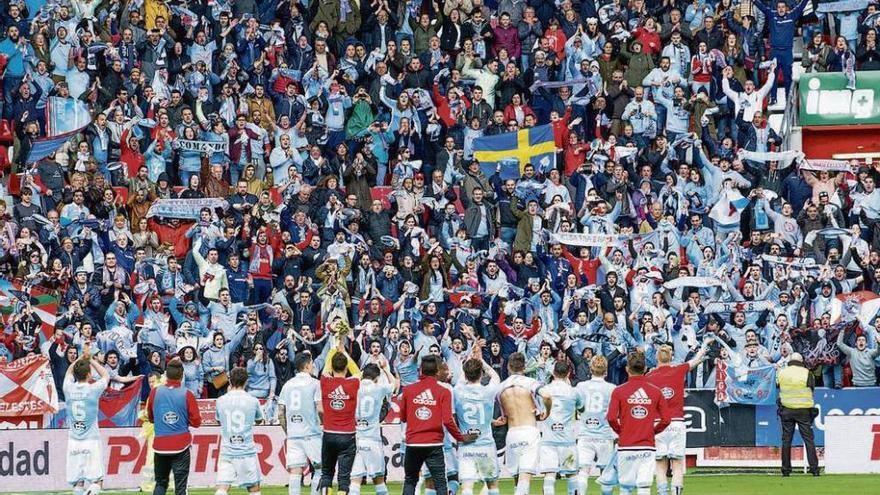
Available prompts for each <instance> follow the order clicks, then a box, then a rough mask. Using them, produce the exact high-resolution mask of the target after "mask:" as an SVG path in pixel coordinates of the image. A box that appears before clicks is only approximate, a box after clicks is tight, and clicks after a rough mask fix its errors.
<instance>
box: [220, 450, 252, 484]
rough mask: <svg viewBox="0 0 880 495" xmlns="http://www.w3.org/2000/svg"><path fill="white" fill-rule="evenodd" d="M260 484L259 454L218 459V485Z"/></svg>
mask: <svg viewBox="0 0 880 495" xmlns="http://www.w3.org/2000/svg"><path fill="white" fill-rule="evenodd" d="M259 484H260V463H259V462H258V461H257V456H255V455H252V456H248V457H222V456H221V457H220V459H219V460H218V461H217V485H229V486H238V487H240V488H250V487H252V486H257V485H259Z"/></svg>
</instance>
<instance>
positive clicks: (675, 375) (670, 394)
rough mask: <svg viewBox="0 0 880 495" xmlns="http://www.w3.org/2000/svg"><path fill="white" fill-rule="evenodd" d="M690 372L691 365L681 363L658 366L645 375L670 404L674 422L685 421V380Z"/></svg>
mask: <svg viewBox="0 0 880 495" xmlns="http://www.w3.org/2000/svg"><path fill="white" fill-rule="evenodd" d="M690 371H691V367H690V365H688V364H687V363H681V364H674V365H671V366H658V367H656V368H654V369H653V370H652V371H651V372H650V373H648V374H647V375H645V376H647V378H648V381H650V382H651V383H653V384H654V385H655V386H656V387H657V388H659V389H660V392H662V393H663V397H664V398H666V401H667V402H668V403H669V415H670V417H671V418H672V419H673V420H677V421H683V420H684V380H685V378H687V375H688V373H689V372H690Z"/></svg>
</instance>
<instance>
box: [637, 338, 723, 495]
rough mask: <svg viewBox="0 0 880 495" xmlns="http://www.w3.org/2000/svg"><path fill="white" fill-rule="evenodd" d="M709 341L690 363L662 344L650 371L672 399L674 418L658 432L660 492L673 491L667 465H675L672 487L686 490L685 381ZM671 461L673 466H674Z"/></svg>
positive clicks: (677, 494) (650, 376) (659, 494)
mask: <svg viewBox="0 0 880 495" xmlns="http://www.w3.org/2000/svg"><path fill="white" fill-rule="evenodd" d="M708 344H709V342H708V341H706V342H703V345H702V347H700V350H699V351H698V352H697V354H696V355H694V357H693V359H691V360H690V361H688V362H686V363H680V364H672V356H673V351H672V347H670V346H668V345H662V346H660V348H659V349H657V367H656V368H654V369H653V370H651V372H650V373H648V374H647V375H646V378H647V379H648V381H649V382H651V383H653V384H654V385H655V386H656V387H657V388H659V389H660V391H661V392H662V393H663V397H665V398H666V400H667V401H668V402H669V410H670V415H671V416H672V422H671V423H669V427H667V428H666V429H665V430H663V431H662V432H660V433H658V434H657V438H656V442H657V452H656V458H657V467H656V473H655V474H656V477H657V495H669V483H668V480H667V478H666V470H667V468H668V467H669V468H671V469H672V490H673V492H674V494H675V495H681V493H682V491H683V490H684V469H685V466H684V454H685V446H686V444H687V427H686V426H685V424H684V382H685V379H686V378H687V375H688V373H690V371H691V370H692V369H694V368H696V367H697V365H699V364H700V363H701V362H702V361H703V358H704V356H705V355H706V350H707V346H708ZM670 465H671V466H670Z"/></svg>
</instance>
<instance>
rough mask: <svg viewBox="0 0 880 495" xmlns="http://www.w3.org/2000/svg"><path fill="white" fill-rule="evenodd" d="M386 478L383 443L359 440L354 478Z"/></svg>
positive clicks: (352, 471) (353, 467) (353, 471)
mask: <svg viewBox="0 0 880 495" xmlns="http://www.w3.org/2000/svg"><path fill="white" fill-rule="evenodd" d="M364 476H366V477H367V478H376V477H378V476H385V451H384V450H383V449H382V441H381V440H380V441H378V442H377V441H375V440H358V441H357V453H356V454H355V455H354V464H353V465H352V468H351V477H352V478H363V477H364Z"/></svg>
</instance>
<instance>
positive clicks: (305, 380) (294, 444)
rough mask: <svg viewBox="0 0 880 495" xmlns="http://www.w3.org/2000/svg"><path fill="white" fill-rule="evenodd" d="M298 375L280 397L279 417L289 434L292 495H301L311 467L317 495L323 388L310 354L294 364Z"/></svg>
mask: <svg viewBox="0 0 880 495" xmlns="http://www.w3.org/2000/svg"><path fill="white" fill-rule="evenodd" d="M293 367H294V369H295V370H296V375H295V376H294V377H293V378H291V379H290V380H288V381H287V383H285V384H284V387H282V388H281V394H280V395H279V396H278V417H279V420H280V421H281V428H282V429H283V430H284V432H285V433H286V434H287V452H286V458H287V473H288V488H287V491H288V493H289V495H300V493H301V492H302V478H303V468H305V467H306V465H307V464H309V463H311V465H312V495H315V494H317V493H318V485H319V483H318V477H319V476H320V475H319V473H320V472H321V407H322V406H321V386H320V382H318V380H317V379H316V378H315V377H314V376H313V374H314V372H315V364H314V363H313V362H312V357H311V356H310V355H309V353H307V352H303V353H300V354H298V355H297V356H296V359H294V360H293Z"/></svg>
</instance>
